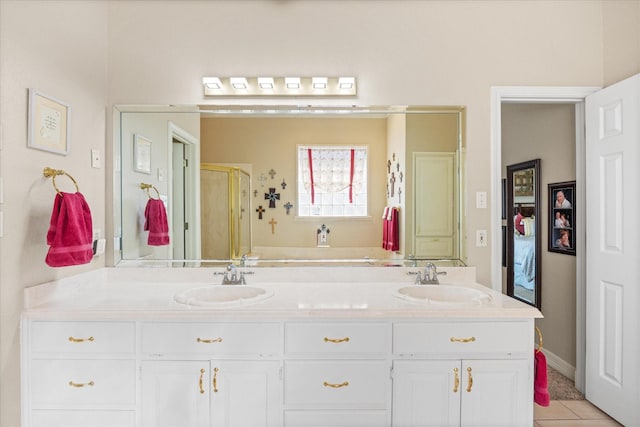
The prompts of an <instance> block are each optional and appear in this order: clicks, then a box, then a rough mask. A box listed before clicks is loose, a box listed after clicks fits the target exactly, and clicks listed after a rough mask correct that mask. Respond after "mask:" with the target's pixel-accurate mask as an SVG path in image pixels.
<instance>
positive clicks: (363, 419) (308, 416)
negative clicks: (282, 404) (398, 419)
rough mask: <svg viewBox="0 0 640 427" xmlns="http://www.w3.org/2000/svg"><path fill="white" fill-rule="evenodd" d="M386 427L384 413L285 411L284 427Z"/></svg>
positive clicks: (387, 424)
mask: <svg viewBox="0 0 640 427" xmlns="http://www.w3.org/2000/svg"><path fill="white" fill-rule="evenodd" d="M327 426H331V427H388V426H389V421H388V414H387V412H386V411H362V410H360V411H285V413H284V427H327Z"/></svg>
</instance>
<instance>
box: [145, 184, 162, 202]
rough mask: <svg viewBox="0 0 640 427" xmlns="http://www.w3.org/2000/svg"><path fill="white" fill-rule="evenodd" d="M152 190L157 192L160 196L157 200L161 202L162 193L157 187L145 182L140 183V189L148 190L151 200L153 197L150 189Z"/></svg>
mask: <svg viewBox="0 0 640 427" xmlns="http://www.w3.org/2000/svg"><path fill="white" fill-rule="evenodd" d="M150 188H151V189H153V190H154V191H155V192H156V194H157V195H158V197H157V199H158V200H159V199H160V192H159V191H158V189H157V188H156V187H155V186H153V185H151V184H145V183H144V182H141V183H140V189H142V190H146V192H147V196H149V198H150V199H153V197H151V193H149V189H150Z"/></svg>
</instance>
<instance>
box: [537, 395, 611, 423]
mask: <svg viewBox="0 0 640 427" xmlns="http://www.w3.org/2000/svg"><path fill="white" fill-rule="evenodd" d="M533 419H534V423H533V426H534V427H614V426H621V424H619V423H617V422H616V421H615V420H613V419H611V418H610V417H609V416H608V415H607V414H605V413H604V412H602V411H601V410H600V409H598V408H596V407H595V406H593V405H592V404H591V403H590V402H589V401H587V400H552V401H551V403H550V404H549V406H547V407H544V406H539V405H534V411H533Z"/></svg>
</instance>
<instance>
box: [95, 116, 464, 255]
mask: <svg viewBox="0 0 640 427" xmlns="http://www.w3.org/2000/svg"><path fill="white" fill-rule="evenodd" d="M127 113H200V114H202V113H206V114H214V115H220V116H233V115H239V116H254V117H260V116H262V117H271V116H273V115H274V114H275V115H291V116H292V117H295V116H304V115H309V116H316V115H317V116H319V117H322V116H326V115H335V116H336V117H344V116H345V115H349V116H353V117H358V116H361V115H367V116H369V115H374V116H375V115H388V114H394V113H403V114H406V115H410V114H433V113H437V114H441V113H454V114H457V115H458V146H459V150H460V157H459V158H458V169H459V176H458V180H459V183H458V186H459V187H460V190H459V193H458V196H457V200H458V205H457V208H456V211H457V213H458V216H459V218H458V227H459V229H458V235H457V238H456V239H457V244H458V246H459V248H458V253H457V257H455V258H446V259H436V258H424V259H423V258H417V257H414V256H413V255H411V254H405V257H403V258H395V257H392V258H380V259H378V258H369V257H367V256H365V257H364V258H357V259H343V258H335V259H334V258H330V259H315V258H313V259H306V258H301V259H290V258H283V259H264V260H259V261H258V262H256V263H255V265H254V266H263V265H264V266H265V267H266V266H271V265H281V264H290V263H292V264H296V265H298V264H299V265H307V264H308V265H319V264H322V263H328V264H330V265H348V266H355V265H364V266H371V265H385V266H387V265H394V266H395V265H407V266H419V265H421V264H425V265H426V263H428V262H436V263H437V264H438V265H442V266H466V265H467V264H466V262H467V241H466V233H464V232H463V230H464V229H465V226H466V215H465V209H464V206H465V202H464V199H463V195H464V194H465V193H466V192H465V190H464V186H465V182H466V176H465V175H464V168H463V167H461V166H462V165H463V164H465V163H466V136H465V130H466V107H465V106H457V105H456V106H431V105H428V106H422V105H412V106H355V105H349V106H330V107H327V106H312V105H306V106H299V105H276V106H274V105H250V106H247V105H217V104H216V105H183V106H181V105H143V104H139V105H137V104H136V105H126V104H122V105H114V106H113V116H112V117H113V121H112V135H113V140H114V141H113V147H112V149H113V153H112V154H113V159H114V162H113V164H112V165H110V166H109V167H108V171H109V172H110V173H111V174H112V175H113V181H112V182H110V183H109V184H111V185H110V190H111V191H110V193H111V195H112V198H111V200H110V201H111V208H112V209H113V217H112V221H108V224H107V230H108V232H109V235H110V236H113V242H114V244H113V247H112V249H113V250H112V251H109V255H108V256H107V265H109V266H114V267H116V266H121V267H137V266H168V267H174V266H180V267H187V266H193V267H198V266H219V265H227V264H228V263H229V262H236V261H238V260H234V259H223V260H218V259H210V260H207V259H189V260H173V259H164V258H163V259H148V258H145V259H126V258H123V256H122V255H123V253H122V247H123V236H122V200H121V199H122V176H121V162H122V158H121V156H122V146H121V144H122V134H121V133H122V125H121V120H122V116H123V115H124V114H127ZM108 190H109V188H108Z"/></svg>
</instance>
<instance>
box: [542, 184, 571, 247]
mask: <svg viewBox="0 0 640 427" xmlns="http://www.w3.org/2000/svg"><path fill="white" fill-rule="evenodd" d="M575 196H576V182H575V181H566V182H558V183H555V184H549V252H557V253H561V254H566V255H574V256H575V254H576V235H575V230H576V220H577V218H576V216H575V203H576V200H575Z"/></svg>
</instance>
